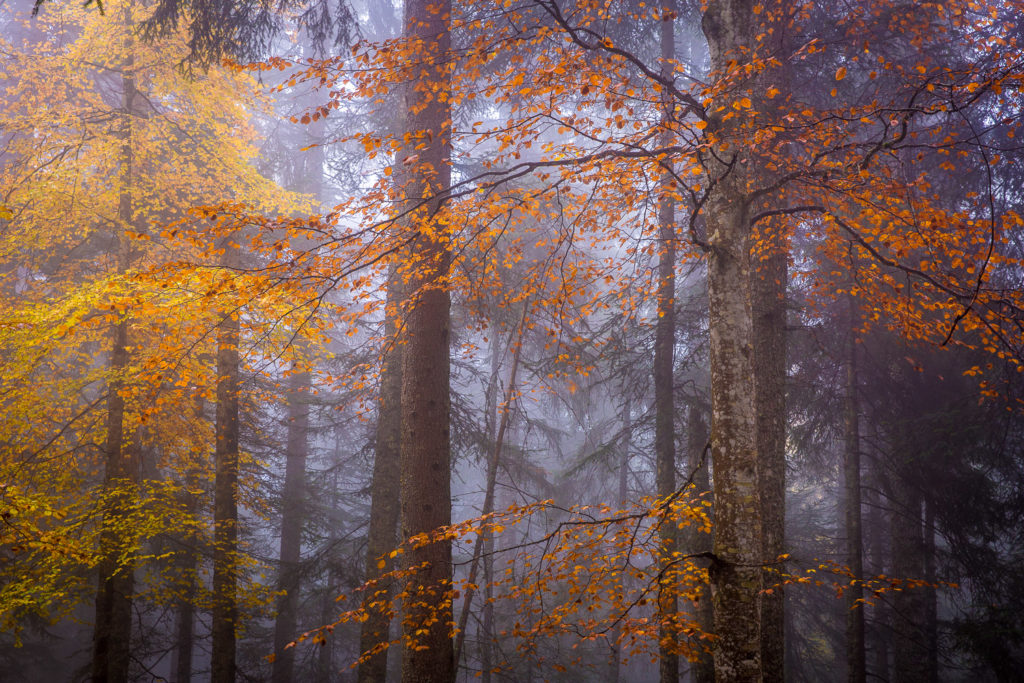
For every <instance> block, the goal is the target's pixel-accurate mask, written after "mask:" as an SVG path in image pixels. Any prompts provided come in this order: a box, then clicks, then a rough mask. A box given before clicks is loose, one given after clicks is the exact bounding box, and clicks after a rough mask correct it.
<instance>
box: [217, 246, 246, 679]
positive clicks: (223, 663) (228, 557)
mask: <svg viewBox="0 0 1024 683" xmlns="http://www.w3.org/2000/svg"><path fill="white" fill-rule="evenodd" d="M231 248H232V247H231V246H228V249H229V250H230V249H231ZM238 341H239V327H238V314H237V313H236V312H234V311H229V312H228V313H226V314H225V317H224V319H223V320H222V321H221V323H220V324H219V325H218V327H217V424H216V441H217V443H216V450H215V453H214V467H215V474H214V491H213V623H212V626H211V629H210V630H211V632H212V636H213V651H212V655H211V657H212V658H211V662H210V664H211V668H212V674H211V681H212V683H234V680H235V675H236V669H235V627H236V624H237V621H238V604H237V595H236V592H237V590H238V400H239V399H238V394H239V367H238V366H239V355H238Z"/></svg>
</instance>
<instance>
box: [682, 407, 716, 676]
mask: <svg viewBox="0 0 1024 683" xmlns="http://www.w3.org/2000/svg"><path fill="white" fill-rule="evenodd" d="M686 424H687V426H686V459H687V469H688V471H689V472H690V477H692V479H693V488H694V493H695V494H697V495H700V494H702V493H703V494H705V498H706V497H707V496H708V495H710V491H711V480H710V478H709V477H708V463H707V462H706V460H705V449H706V448H707V443H708V426H707V422H706V421H705V420H704V413H703V412H701V410H700V408H698V407H697V406H695V405H690V407H689V410H688V411H687V423H686ZM711 526H712V529H713V528H714V524H712V525H711ZM712 544H713V539H712V538H709V537H708V536H706V535H705V534H703V533H701V532H700V531H699V530H698V529H696V528H694V527H690V529H689V530H688V531H687V539H686V549H685V552H686V553H688V554H690V553H704V552H711V550H712V547H713V545H712ZM694 609H695V610H696V615H695V616H696V620H697V624H698V626H699V627H700V630H701V632H703V633H713V632H714V613H713V611H712V608H711V591H710V589H709V588H708V587H707V586H705V587H703V588H702V589H701V590H700V591H699V593H698V594H697V601H696V604H695V605H694ZM695 645H696V646H697V647H699V648H700V649H701V651H700V654H699V655H698V657H697V660H696V661H695V662H693V664H692V667H691V671H692V673H693V681H694V683H714V680H715V662H714V659H713V658H712V656H711V653H710V652H708V651H707V650H706V649H705V646H706V641H701V642H699V643H696V644H695Z"/></svg>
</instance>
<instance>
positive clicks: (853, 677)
mask: <svg viewBox="0 0 1024 683" xmlns="http://www.w3.org/2000/svg"><path fill="white" fill-rule="evenodd" d="M847 304H848V307H849V314H850V321H849V329H848V330H847V348H846V353H847V358H846V363H847V365H846V443H845V449H844V458H843V480H844V483H845V488H846V495H845V496H844V499H845V501H846V563H847V566H848V567H849V569H850V571H851V572H853V575H854V577H855V580H856V581H860V580H861V579H862V578H863V577H864V557H863V534H862V532H861V500H860V499H861V495H860V407H859V404H858V401H857V338H856V331H855V328H856V325H857V318H858V314H857V308H856V306H857V304H856V302H855V301H854V298H853V296H852V295H849V296H847ZM845 596H846V667H847V680H848V681H849V682H850V683H865V681H866V679H867V668H866V660H865V656H866V653H865V646H864V604H863V603H862V602H861V600H862V599H863V597H864V588H863V586H861V584H859V583H856V582H855V583H852V584H851V585H850V586H848V587H847V589H846V593H845Z"/></svg>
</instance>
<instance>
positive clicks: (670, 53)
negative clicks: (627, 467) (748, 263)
mask: <svg viewBox="0 0 1024 683" xmlns="http://www.w3.org/2000/svg"><path fill="white" fill-rule="evenodd" d="M675 16H676V7H675V1H674V0H663V2H662V10H661V36H660V43H661V75H662V77H663V78H665V79H666V80H671V79H672V78H673V74H674V69H675V56H676V54H675V53H676V50H675ZM673 108H674V101H673V98H672V97H671V95H670V93H669V91H668V89H665V90H664V91H663V96H662V125H663V126H664V131H663V133H662V139H663V144H665V145H666V146H668V145H670V144H671V142H672V129H671V125H672V114H673ZM673 182H674V181H673V179H672V177H671V176H670V175H669V174H668V173H665V174H663V177H662V180H661V187H660V190H661V196H660V197H659V198H658V242H659V251H658V254H659V256H658V319H657V322H656V323H655V331H654V453H655V456H654V457H655V462H656V466H655V469H656V478H657V487H658V497H659V498H665V497H667V496H670V495H672V494H673V493H674V492H675V490H676V444H675V424H674V418H675V397H674V395H673V391H674V388H675V382H674V379H675V374H674V354H675V345H676V318H675V302H676V296H675V295H676V235H675V230H676V226H675V222H676V220H675V200H674V198H673V195H672V186H673ZM677 532H678V523H677V521H676V520H675V519H667V520H665V523H663V524H662V525H661V528H660V530H659V533H660V536H661V539H660V540H661V564H662V569H663V573H662V575H661V579H660V581H659V585H658V615H657V618H658V662H659V664H658V670H659V680H660V681H661V683H677V682H678V680H679V629H678V625H677V618H678V614H677V613H678V611H679V599H678V597H677V590H676V587H675V586H674V585H672V584H673V583H674V579H673V577H674V574H673V573H672V572H671V571H668V567H669V566H671V563H672V562H673V559H674V555H675V552H676V551H677V549H678V533H677Z"/></svg>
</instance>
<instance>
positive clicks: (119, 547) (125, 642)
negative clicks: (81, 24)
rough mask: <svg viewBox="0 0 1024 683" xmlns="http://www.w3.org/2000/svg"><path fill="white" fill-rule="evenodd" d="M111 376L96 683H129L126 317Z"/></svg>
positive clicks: (125, 159) (123, 255)
mask: <svg viewBox="0 0 1024 683" xmlns="http://www.w3.org/2000/svg"><path fill="white" fill-rule="evenodd" d="M129 12H130V4H128V5H126V6H125V10H124V16H123V21H124V25H125V30H126V32H127V35H128V38H126V39H125V47H126V54H127V57H126V58H125V64H124V69H123V71H122V76H121V111H120V114H119V117H120V124H121V131H120V133H119V135H120V138H121V145H120V149H119V152H118V154H119V159H118V165H119V169H118V183H119V185H120V189H119V195H118V207H117V217H118V226H117V227H115V229H114V235H113V242H114V245H115V247H114V248H115V250H116V254H117V271H118V273H122V274H123V273H126V272H127V271H128V269H129V267H130V266H131V252H130V245H129V243H128V239H127V238H126V237H125V236H124V235H123V234H121V233H120V232H119V231H121V230H127V229H130V228H132V227H133V219H134V207H133V202H132V184H133V182H134V179H133V168H132V164H133V158H132V111H133V107H134V102H135V94H136V90H135V77H134V72H133V69H134V66H135V62H134V58H133V41H132V38H131V35H132V33H131V16H130V14H129ZM111 337H112V338H111V349H110V380H109V382H108V385H107V394H108V396H107V425H106V428H107V429H106V431H107V434H106V445H105V451H106V468H105V471H104V482H103V489H104V510H103V522H102V524H103V528H102V531H101V533H100V553H101V558H102V559H101V560H100V563H99V586H98V588H97V592H96V620H95V623H94V626H93V652H92V680H93V683H125V682H126V681H127V680H128V665H129V661H130V654H131V653H130V644H131V630H132V597H131V595H132V591H133V590H134V582H135V579H134V565H133V563H132V562H127V563H124V562H122V559H121V558H122V556H123V555H124V554H125V553H126V552H128V550H129V549H128V548H125V547H124V544H125V542H126V539H124V538H123V535H124V533H125V531H126V530H125V525H124V524H123V523H118V520H119V518H120V517H121V516H123V515H124V512H125V509H126V508H127V506H128V505H130V503H131V498H132V497H133V496H134V495H136V494H135V486H134V484H136V483H138V473H137V471H136V470H137V467H136V466H135V463H133V462H132V457H131V449H130V447H129V446H128V445H127V444H126V443H125V438H124V421H125V420H124V419H125V400H124V396H123V394H122V390H123V389H124V375H125V373H126V371H127V368H128V364H129V352H128V319H127V318H126V317H124V318H122V319H121V320H120V321H118V323H117V324H116V325H115V326H114V329H113V330H112V334H111Z"/></svg>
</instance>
